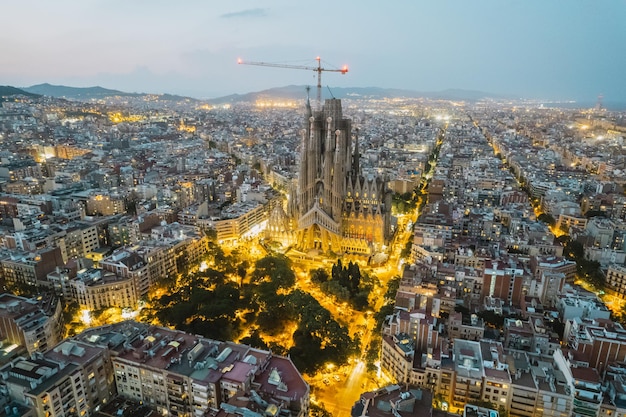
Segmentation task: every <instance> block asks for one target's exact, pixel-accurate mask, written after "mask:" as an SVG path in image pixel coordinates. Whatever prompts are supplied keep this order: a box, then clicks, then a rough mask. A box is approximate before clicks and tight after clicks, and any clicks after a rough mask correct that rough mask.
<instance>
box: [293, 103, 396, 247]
mask: <svg viewBox="0 0 626 417" xmlns="http://www.w3.org/2000/svg"><path fill="white" fill-rule="evenodd" d="M306 117H307V119H308V120H307V121H306V124H305V128H304V129H303V130H302V146H301V158H300V175H299V178H298V180H299V182H298V195H297V203H298V235H299V238H298V241H299V247H300V249H302V250H309V249H320V250H322V251H327V250H330V251H333V252H335V253H344V252H356V253H362V254H371V253H373V252H374V251H375V250H379V249H380V248H379V247H382V245H384V244H386V242H387V240H388V238H389V218H390V209H391V205H390V203H391V193H390V192H389V191H388V189H387V187H386V184H385V181H383V180H382V179H381V178H373V179H365V178H363V177H362V176H361V172H360V165H359V146H358V138H357V137H356V136H355V137H353V136H352V122H351V120H350V119H347V118H344V117H343V114H342V108H341V100H338V99H328V100H326V102H325V103H324V106H323V107H322V109H321V110H320V111H315V112H312V110H311V106H310V103H308V101H307V106H306ZM353 142H354V146H353ZM377 246H378V247H377Z"/></svg>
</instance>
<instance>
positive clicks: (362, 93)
mask: <svg viewBox="0 0 626 417" xmlns="http://www.w3.org/2000/svg"><path fill="white" fill-rule="evenodd" d="M306 94H307V93H306V86H304V85H288V86H284V87H274V88H270V89H267V90H262V91H256V92H250V93H246V94H230V95H227V96H222V97H217V98H213V99H208V100H206V101H207V102H209V103H212V104H224V103H241V102H254V101H257V100H261V99H263V100H267V99H290V100H301V99H303V98H304V97H306ZM315 95H316V93H315V90H314V89H311V91H310V92H309V97H310V98H311V100H314V99H315ZM331 97H334V98H339V99H342V98H346V99H349V98H352V99H355V98H370V99H375V98H401V97H405V98H430V99H435V100H460V101H478V100H481V99H484V98H495V99H504V98H510V97H507V96H504V95H498V94H491V93H486V92H482V91H474V90H462V89H448V90H443V91H433V92H420V91H413V90H404V89H397V88H381V87H336V88H325V89H323V90H322V99H325V98H331Z"/></svg>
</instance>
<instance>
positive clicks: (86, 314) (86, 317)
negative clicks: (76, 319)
mask: <svg viewBox="0 0 626 417" xmlns="http://www.w3.org/2000/svg"><path fill="white" fill-rule="evenodd" d="M80 319H81V320H82V321H83V323H85V325H87V326H89V325H90V324H91V312H90V311H89V310H86V309H85V310H82V311H81V316H80Z"/></svg>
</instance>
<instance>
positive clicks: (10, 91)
mask: <svg viewBox="0 0 626 417" xmlns="http://www.w3.org/2000/svg"><path fill="white" fill-rule="evenodd" d="M17 95H22V96H27V97H39V96H40V94H36V93H33V92H29V91H26V90H22V89H21V88H17V87H11V86H10V85H0V97H8V96H17Z"/></svg>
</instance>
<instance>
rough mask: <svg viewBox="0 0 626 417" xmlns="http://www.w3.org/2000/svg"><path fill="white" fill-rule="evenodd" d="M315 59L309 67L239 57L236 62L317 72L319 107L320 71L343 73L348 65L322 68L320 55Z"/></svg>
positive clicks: (320, 91) (318, 99) (319, 102)
mask: <svg viewBox="0 0 626 417" xmlns="http://www.w3.org/2000/svg"><path fill="white" fill-rule="evenodd" d="M315 60H316V61H317V66H316V67H311V66H307V65H288V64H276V63H272V62H255V61H242V60H241V59H239V60H238V61H237V63H238V64H242V65H259V66H262V67H275V68H291V69H302V70H309V71H315V72H317V103H318V106H319V108H321V107H322V71H328V72H340V73H342V74H345V73H346V72H348V66H347V65H344V66H343V68H341V69H335V68H323V67H322V60H321V59H320V57H319V56H318V57H317V58H315Z"/></svg>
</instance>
